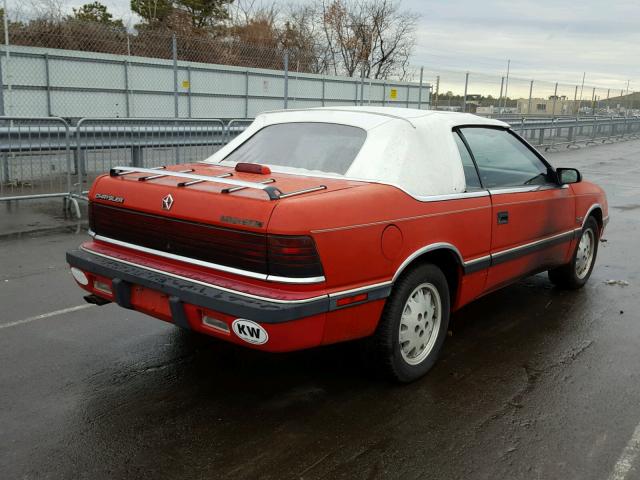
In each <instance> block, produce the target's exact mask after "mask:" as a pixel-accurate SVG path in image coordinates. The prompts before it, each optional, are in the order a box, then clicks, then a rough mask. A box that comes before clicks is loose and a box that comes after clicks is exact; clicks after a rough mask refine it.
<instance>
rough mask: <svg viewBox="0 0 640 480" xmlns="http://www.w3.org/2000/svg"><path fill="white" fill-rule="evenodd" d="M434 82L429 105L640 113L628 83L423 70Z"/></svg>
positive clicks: (542, 112) (483, 110)
mask: <svg viewBox="0 0 640 480" xmlns="http://www.w3.org/2000/svg"><path fill="white" fill-rule="evenodd" d="M424 75H425V79H426V80H425V81H426V83H429V84H432V85H433V96H432V101H431V107H432V108H434V109H438V110H451V111H465V112H471V113H476V114H478V115H486V116H494V117H500V118H505V119H507V118H514V117H523V116H525V117H535V116H542V117H553V116H584V115H602V116H611V115H623V116H637V115H640V94H639V93H637V92H633V91H631V90H629V88H628V84H625V85H624V86H618V87H616V88H613V87H612V88H604V87H601V86H593V85H589V83H588V82H587V83H582V82H580V83H575V84H568V83H563V82H549V81H543V80H536V79H524V78H518V77H514V76H513V75H509V76H507V75H506V74H505V75H490V74H486V73H479V72H465V71H455V70H440V69H425V70H424Z"/></svg>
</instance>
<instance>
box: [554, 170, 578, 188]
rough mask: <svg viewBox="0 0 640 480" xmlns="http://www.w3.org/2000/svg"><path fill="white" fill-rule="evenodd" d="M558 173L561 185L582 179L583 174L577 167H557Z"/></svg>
mask: <svg viewBox="0 0 640 480" xmlns="http://www.w3.org/2000/svg"><path fill="white" fill-rule="evenodd" d="M556 175H557V176H558V183H559V184H560V185H566V184H567V183H578V182H581V181H582V174H581V173H580V172H579V171H578V169H576V168H556Z"/></svg>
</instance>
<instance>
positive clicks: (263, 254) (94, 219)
mask: <svg viewBox="0 0 640 480" xmlns="http://www.w3.org/2000/svg"><path fill="white" fill-rule="evenodd" d="M89 224H90V228H91V230H93V231H94V232H95V233H96V234H98V235H102V236H104V237H108V238H112V239H114V240H120V241H122V242H126V243H130V244H133V245H139V246H142V247H146V248H150V249H153V250H158V251H161V252H166V253H171V254H175V255H180V256H183V257H188V258H193V259H197V260H202V261H205V262H210V263H214V264H217V265H223V266H227V267H232V268H237V269H240V270H245V271H249V272H255V273H259V274H263V275H270V276H274V277H290V278H310V277H321V276H322V275H323V271H322V264H321V263H320V258H319V256H318V252H317V250H316V246H315V243H314V241H313V239H312V238H311V237H308V236H289V235H266V234H264V233H254V232H246V231H242V230H236V229H230V228H223V227H215V226H213V225H207V224H202V223H196V222H190V221H186V220H179V219H176V218H170V217H166V216H159V215H152V214H148V213H143V212H138V211H135V210H131V209H125V208H119V207H112V206H108V205H103V204H99V203H95V202H91V203H89Z"/></svg>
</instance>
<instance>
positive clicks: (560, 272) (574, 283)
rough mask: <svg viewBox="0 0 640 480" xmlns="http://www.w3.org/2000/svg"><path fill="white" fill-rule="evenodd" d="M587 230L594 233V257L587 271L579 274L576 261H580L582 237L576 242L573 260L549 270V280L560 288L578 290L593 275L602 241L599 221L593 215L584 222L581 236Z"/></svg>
mask: <svg viewBox="0 0 640 480" xmlns="http://www.w3.org/2000/svg"><path fill="white" fill-rule="evenodd" d="M587 231H590V232H591V235H593V239H594V241H593V257H592V258H591V264H590V265H589V267H588V270H587V271H586V273H583V275H582V276H581V275H578V272H577V270H578V269H577V268H576V262H577V261H578V255H579V248H578V247H579V245H580V239H578V241H577V242H576V247H575V250H574V252H573V256H572V257H571V262H569V263H567V264H566V265H562V266H561V267H557V268H554V269H552V270H549V272H548V274H549V280H551V282H552V283H553V284H554V285H556V286H557V287H559V288H565V289H567V290H577V289H578V288H582V287H584V285H585V283H587V281H588V280H589V277H590V276H591V272H592V271H593V266H594V265H595V263H596V257H597V256H598V244H599V242H600V227H599V226H598V222H597V221H596V219H595V218H594V217H593V216H590V217H589V218H588V219H587V221H586V222H585V224H584V227H583V228H582V232H580V238H582V236H583V235H585V233H586V232H587Z"/></svg>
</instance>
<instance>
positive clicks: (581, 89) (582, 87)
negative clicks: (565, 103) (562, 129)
mask: <svg viewBox="0 0 640 480" xmlns="http://www.w3.org/2000/svg"><path fill="white" fill-rule="evenodd" d="M586 75H587V72H583V73H582V86H581V87H580V103H579V104H578V112H580V108H582V91H583V90H584V77H585V76H586Z"/></svg>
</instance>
